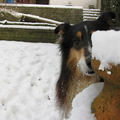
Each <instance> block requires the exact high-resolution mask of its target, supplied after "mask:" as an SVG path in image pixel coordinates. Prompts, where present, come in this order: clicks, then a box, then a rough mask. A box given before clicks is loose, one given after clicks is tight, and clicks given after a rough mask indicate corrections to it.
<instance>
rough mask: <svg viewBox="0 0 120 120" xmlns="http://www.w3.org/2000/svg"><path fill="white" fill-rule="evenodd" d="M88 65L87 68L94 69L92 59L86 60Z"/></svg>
mask: <svg viewBox="0 0 120 120" xmlns="http://www.w3.org/2000/svg"><path fill="white" fill-rule="evenodd" d="M86 64H87V66H88V67H89V68H90V69H92V66H91V57H89V58H87V59H86Z"/></svg>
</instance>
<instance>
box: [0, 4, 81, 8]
mask: <svg viewBox="0 0 120 120" xmlns="http://www.w3.org/2000/svg"><path fill="white" fill-rule="evenodd" d="M1 6H16V7H17V6H19V7H23V6H24V7H47V8H61V9H62V8H67V9H68V8H69V9H71V8H74V9H83V7H82V6H64V5H40V4H39V5H37V4H1Z"/></svg>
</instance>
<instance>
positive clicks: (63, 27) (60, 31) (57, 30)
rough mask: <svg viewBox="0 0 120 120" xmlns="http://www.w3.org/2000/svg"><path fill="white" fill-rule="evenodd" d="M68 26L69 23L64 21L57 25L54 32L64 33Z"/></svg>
mask: <svg viewBox="0 0 120 120" xmlns="http://www.w3.org/2000/svg"><path fill="white" fill-rule="evenodd" d="M69 28H70V24H69V23H64V24H61V25H59V26H57V27H56V28H55V30H54V33H55V34H58V35H62V34H63V33H65V32H66V31H67V30H68V29H69Z"/></svg>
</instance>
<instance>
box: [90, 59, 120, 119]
mask: <svg viewBox="0 0 120 120" xmlns="http://www.w3.org/2000/svg"><path fill="white" fill-rule="evenodd" d="M91 64H92V67H93V69H94V71H95V72H96V73H97V74H98V75H99V76H101V77H102V78H103V79H104V87H103V89H102V91H101V93H100V94H99V95H98V97H97V98H96V99H95V100H94V101H93V103H92V107H91V109H92V113H95V117H96V119H97V120H120V65H117V66H114V65H113V64H110V65H111V69H110V70H109V71H110V72H111V74H108V72H107V70H104V71H102V70H99V65H100V61H99V60H96V59H93V60H92V63H91Z"/></svg>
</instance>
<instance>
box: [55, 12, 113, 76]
mask: <svg viewBox="0 0 120 120" xmlns="http://www.w3.org/2000/svg"><path fill="white" fill-rule="evenodd" d="M114 20H115V14H114V13H113V12H106V13H103V14H102V15H101V16H100V17H99V18H98V19H97V20H95V21H84V22H80V23H78V24H75V25H70V24H69V23H64V24H61V25H59V26H58V27H56V29H55V31H54V32H55V34H59V35H60V36H61V40H60V48H61V51H62V58H63V59H62V63H63V65H65V63H66V64H67V67H69V68H70V70H71V71H72V72H74V70H75V69H76V67H77V68H78V69H79V70H80V72H82V73H83V74H85V75H87V76H92V75H94V71H93V69H92V67H91V49H92V42H91V35H92V33H93V32H94V31H97V30H109V29H111V27H112V26H113V25H114Z"/></svg>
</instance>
